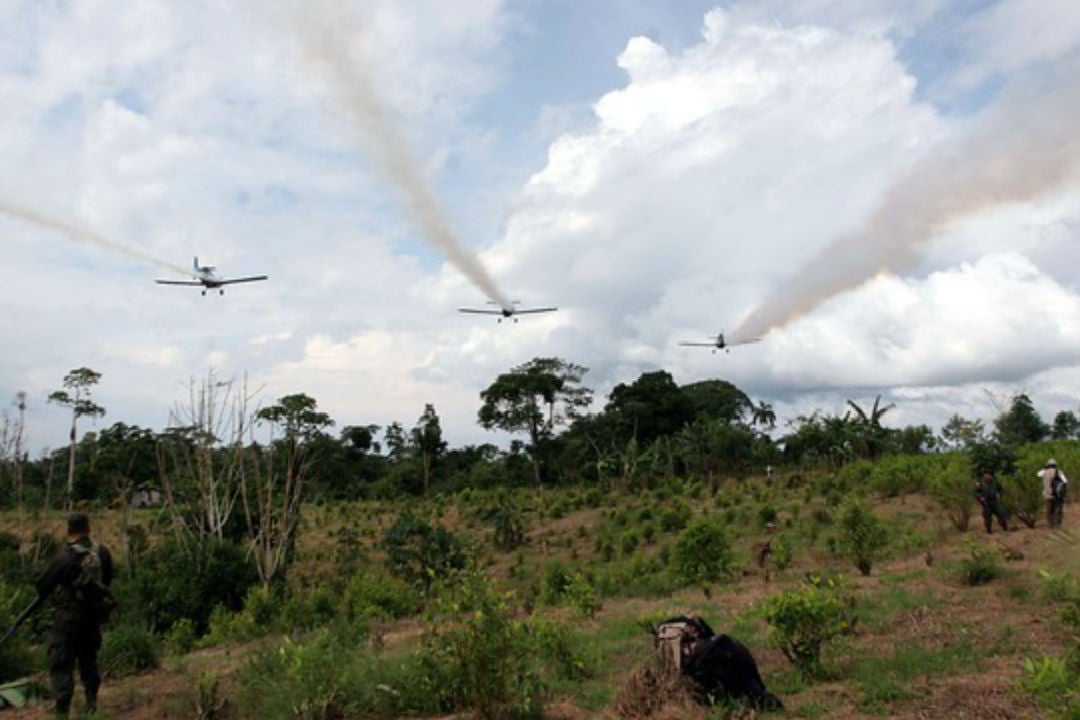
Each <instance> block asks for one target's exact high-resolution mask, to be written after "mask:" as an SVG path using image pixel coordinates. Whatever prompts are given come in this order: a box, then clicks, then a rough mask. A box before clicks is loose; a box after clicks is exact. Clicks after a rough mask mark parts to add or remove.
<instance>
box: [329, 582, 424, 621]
mask: <svg viewBox="0 0 1080 720" xmlns="http://www.w3.org/2000/svg"><path fill="white" fill-rule="evenodd" d="M419 605H420V595H419V593H418V592H417V590H416V586H414V585H410V584H409V583H407V582H405V581H404V580H401V579H399V578H396V577H393V576H391V575H384V574H382V573H363V574H358V575H354V576H353V577H352V578H350V579H349V584H348V586H346V588H345V594H344V597H343V598H342V610H343V612H344V614H345V617H346V619H347V620H349V621H352V620H355V619H357V618H387V619H396V618H403V617H408V616H410V615H413V614H415V613H416V611H417V609H418V607H419Z"/></svg>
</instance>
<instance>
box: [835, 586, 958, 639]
mask: <svg viewBox="0 0 1080 720" xmlns="http://www.w3.org/2000/svg"><path fill="white" fill-rule="evenodd" d="M920 572H925V571H920ZM941 604H942V601H941V599H940V598H938V597H937V596H935V595H934V593H933V592H931V591H929V590H921V591H919V592H911V591H909V590H907V589H906V588H903V587H900V586H898V585H887V586H886V587H885V589H884V590H882V591H880V592H877V593H874V594H872V595H869V596H867V597H864V598H862V602H860V603H859V606H858V608H857V610H856V616H857V617H858V619H859V627H861V628H865V629H867V630H869V631H871V632H874V633H882V632H885V631H887V630H888V629H889V627H890V626H891V625H892V624H893V622H894V621H895V620H896V616H897V615H898V614H900V613H901V612H907V611H911V610H916V609H918V608H928V609H931V610H933V609H935V608H938V607H940V606H941Z"/></svg>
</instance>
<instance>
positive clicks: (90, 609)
mask: <svg viewBox="0 0 1080 720" xmlns="http://www.w3.org/2000/svg"><path fill="white" fill-rule="evenodd" d="M69 547H70V548H71V549H72V551H74V552H75V554H76V556H77V557H78V561H79V569H78V571H77V572H76V573H75V577H74V578H73V579H72V581H71V589H72V592H73V593H74V594H75V599H76V600H77V601H78V603H79V606H80V607H82V608H83V610H85V611H86V612H87V613H89V614H90V616H91V617H94V618H96V619H97V621H98V622H100V623H104V622H107V621H108V620H109V618H110V617H111V616H112V612H113V610H115V609H116V605H117V603H116V598H115V597H113V594H112V591H111V590H109V588H108V586H107V585H106V584H105V582H104V576H103V573H102V569H101V546H100V545H98V544H97V543H93V544H92V545H90V547H87V546H85V545H81V544H78V543H75V544H73V545H70V546H69Z"/></svg>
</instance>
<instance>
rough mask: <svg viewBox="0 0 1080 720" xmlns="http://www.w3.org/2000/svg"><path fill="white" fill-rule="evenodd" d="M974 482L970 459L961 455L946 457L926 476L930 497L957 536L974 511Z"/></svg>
mask: <svg viewBox="0 0 1080 720" xmlns="http://www.w3.org/2000/svg"><path fill="white" fill-rule="evenodd" d="M974 478H975V476H974V473H973V467H972V464H971V458H970V457H969V456H968V455H966V454H963V453H954V454H952V455H951V456H949V457H948V458H947V459H946V460H944V461H943V462H942V463H940V464H939V465H938V466H937V467H936V468H935V470H934V472H933V474H932V475H931V476H930V480H929V488H930V494H931V495H932V496H933V498H934V499H935V500H936V501H937V503H938V504H939V505H940V506H941V508H942V509H943V510H945V512H946V513H948V515H949V520H950V521H952V524H953V527H955V528H956V529H957V530H959V531H960V532H964V531H965V530H967V529H968V524H969V523H970V521H971V514H972V512H973V511H974V509H975V496H974V494H973V493H974V489H975V479H974Z"/></svg>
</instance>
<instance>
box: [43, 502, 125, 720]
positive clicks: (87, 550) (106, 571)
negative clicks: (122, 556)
mask: <svg viewBox="0 0 1080 720" xmlns="http://www.w3.org/2000/svg"><path fill="white" fill-rule="evenodd" d="M112 577H113V564H112V555H111V554H110V553H109V549H108V548H106V547H105V546H104V545H100V544H98V543H95V542H94V541H93V540H91V539H90V519H89V518H88V517H87V516H86V515H84V514H83V513H74V514H72V515H71V517H69V518H68V542H67V546H66V547H64V548H63V549H62V550H60V551H59V552H58V553H57V554H56V556H55V557H54V558H53V559H52V561H51V562H50V563H49V567H48V568H47V569H46V570H45V572H44V573H43V574H42V576H41V577H40V578H38V581H37V591H38V595H39V596H40V597H41V598H42V600H44V599H45V598H48V597H49V596H50V595H51V596H53V598H54V612H53V627H52V630H51V631H50V633H49V675H50V677H51V679H52V687H53V696H54V697H55V699H56V714H57V716H58V717H67V714H68V711H69V710H70V709H71V698H72V696H73V694H74V692H75V664H76V663H78V665H79V677H80V678H81V679H82V684H83V688H84V689H85V690H86V711H87V712H88V713H93V712H95V711H96V710H97V694H98V688H99V687H100V686H101V676H100V675H99V674H98V667H97V654H98V650H99V649H100V648H101V623H102V620H103V615H104V614H105V613H106V612H107V610H106V608H105V603H106V602H111V596H110V595H109V594H108V586H109V585H110V584H111V583H112Z"/></svg>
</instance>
